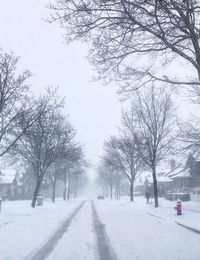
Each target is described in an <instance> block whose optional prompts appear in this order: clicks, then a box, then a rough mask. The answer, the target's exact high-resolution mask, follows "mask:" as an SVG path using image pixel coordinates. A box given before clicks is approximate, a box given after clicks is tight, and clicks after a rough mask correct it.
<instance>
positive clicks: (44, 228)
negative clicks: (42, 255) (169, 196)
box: [0, 197, 200, 260]
mask: <svg viewBox="0 0 200 260" xmlns="http://www.w3.org/2000/svg"><path fill="white" fill-rule="evenodd" d="M83 200H85V199H83V198H82V199H73V200H70V201H62V200H57V201H56V203H55V204H53V203H52V202H51V201H48V200H45V202H44V206H42V207H36V208H35V209H32V208H31V207H30V201H3V205H2V206H3V207H2V212H1V213H0V237H1V243H0V259H1V260H21V259H27V260H29V259H31V258H32V256H34V255H35V254H36V253H37V252H38V250H39V249H40V248H42V247H43V245H45V244H46V243H47V241H49V239H50V238H51V237H52V236H53V235H54V234H55V232H56V231H57V230H58V229H59V228H60V227H61V225H62V223H64V221H66V219H67V218H68V217H69V216H70V215H71V214H72V212H74V210H75V209H76V208H77V207H78V206H79V205H80V204H81V203H82V201H83ZM93 201H94V206H95V208H96V211H97V214H98V216H99V219H100V221H101V222H102V224H104V225H103V226H102V228H105V232H106V235H107V237H108V239H109V246H110V247H111V248H112V250H113V252H114V254H115V255H117V259H118V260H132V259H138V260H151V259H152V260H154V259H156V260H171V259H173V260H188V259H190V260H197V259H200V248H199V241H200V234H197V233H195V232H193V231H191V230H188V229H186V228H184V227H182V226H179V225H177V223H176V222H178V223H180V224H183V225H186V226H189V227H191V228H194V229H198V230H200V221H199V218H200V203H199V202H191V201H189V202H183V203H182V206H183V215H182V216H177V215H176V210H175V209H174V207H175V206H176V202H174V201H168V200H165V199H160V200H159V204H160V206H159V208H154V205H153V203H152V204H146V200H145V198H144V197H135V201H134V202H133V203H132V202H129V199H128V197H122V199H121V200H120V201H115V200H109V199H106V200H96V199H95V200H93ZM99 227H100V228H101V226H99ZM98 241H99V240H98ZM98 248H99V247H98V246H97V235H96V232H95V228H94V219H93V214H92V207H91V201H90V200H86V202H85V203H84V205H83V206H82V208H81V209H80V210H79V211H78V213H77V214H76V215H75V217H74V218H73V220H72V222H71V223H70V225H69V227H68V229H67V230H66V232H65V233H64V234H63V236H60V237H59V240H58V243H57V244H56V245H55V246H54V248H52V251H51V253H50V254H49V255H48V257H47V258H46V259H47V260H54V259H58V260H64V259H69V260H97V259H99V252H98Z"/></svg>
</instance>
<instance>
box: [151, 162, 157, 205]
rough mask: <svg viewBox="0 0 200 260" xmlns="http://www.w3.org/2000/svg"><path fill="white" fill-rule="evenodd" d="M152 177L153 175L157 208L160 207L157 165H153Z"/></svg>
mask: <svg viewBox="0 0 200 260" xmlns="http://www.w3.org/2000/svg"><path fill="white" fill-rule="evenodd" d="M152 177H153V191H154V205H155V208H157V207H158V185H157V178H156V168H155V167H153V169H152Z"/></svg>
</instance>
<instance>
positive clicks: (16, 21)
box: [0, 0, 121, 162]
mask: <svg viewBox="0 0 200 260" xmlns="http://www.w3.org/2000/svg"><path fill="white" fill-rule="evenodd" d="M47 3H48V1H46V0H40V1H39V0H37V1H36V0H0V6H1V8H0V32H1V33H0V35H1V36H0V47H1V48H2V49H3V50H4V51H7V52H9V51H13V53H14V54H15V55H17V56H20V57H21V60H20V68H22V69H29V70H30V71H31V72H33V73H34V74H35V76H34V78H32V80H31V84H32V89H33V91H34V92H35V93H38V92H39V91H41V90H42V89H43V88H44V87H45V86H47V85H51V86H58V85H59V86H60V93H61V95H64V96H66V99H67V104H66V106H65V113H66V114H69V115H70V121H71V122H72V124H73V126H74V127H75V128H76V129H77V131H78V139H79V141H81V142H82V143H83V144H84V145H85V151H86V156H87V158H88V159H89V160H92V161H93V162H96V161H97V160H98V155H100V154H101V151H102V143H103V141H104V139H105V138H108V137H109V136H110V135H111V134H113V133H115V132H116V126H117V125H118V124H119V121H120V109H121V108H120V107H121V105H120V103H119V102H118V100H119V97H118V96H117V95H116V94H115V92H116V91H117V88H115V89H114V88H111V87H108V86H107V87H105V86H103V84H102V83H101V82H91V79H92V75H93V71H92V69H93V68H92V66H91V65H90V64H89V62H88V61H87V59H86V58H85V56H86V55H87V48H86V46H84V45H83V44H81V43H74V44H71V45H70V46H69V45H65V44H63V42H64V40H63V36H62V35H63V33H64V31H62V30H61V29H60V28H59V26H58V25H55V24H54V25H50V24H48V23H46V22H44V21H43V19H44V18H47V17H48V15H49V10H48V9H46V8H45V4H47Z"/></svg>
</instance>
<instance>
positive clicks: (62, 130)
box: [13, 92, 75, 207]
mask: <svg viewBox="0 0 200 260" xmlns="http://www.w3.org/2000/svg"><path fill="white" fill-rule="evenodd" d="M47 101H48V103H47ZM35 102H36V103H37V102H38V103H39V104H38V106H39V108H40V109H42V111H41V113H40V115H39V117H38V119H37V121H36V122H35V123H34V124H33V125H32V126H31V127H29V128H28V129H27V130H26V131H25V132H24V134H23V136H22V137H21V138H20V139H19V141H18V143H16V144H15V146H14V147H13V150H14V152H15V153H17V154H18V155H19V156H20V157H21V158H22V159H23V160H24V161H26V162H27V163H29V164H30V165H31V167H32V168H33V171H34V174H35V179H36V187H35V190H34V195H33V200H32V204H31V206H32V207H35V203H36V199H37V195H38V192H39V189H40V186H41V183H42V181H43V179H44V176H45V173H46V172H47V170H48V168H49V167H50V166H51V165H52V163H54V162H57V160H58V159H59V158H61V157H64V156H65V153H67V149H68V148H69V144H70V141H71V140H72V139H73V138H74V136H75V132H74V129H73V128H72V126H71V125H70V123H69V122H68V121H67V120H66V118H65V117H64V116H62V115H61V114H60V112H59V107H60V105H61V103H62V102H61V103H60V105H59V103H58V98H57V97H54V96H52V93H51V92H49V93H48V94H47V95H46V96H43V97H42V98H41V99H39V101H35ZM44 106H45V107H46V109H45V110H44V109H43V107H44ZM25 122H26V117H24V120H23V122H21V125H22V127H23V124H24V123H25Z"/></svg>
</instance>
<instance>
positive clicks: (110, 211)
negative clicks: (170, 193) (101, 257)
mask: <svg viewBox="0 0 200 260" xmlns="http://www.w3.org/2000/svg"><path fill="white" fill-rule="evenodd" d="M135 200H136V201H135V202H134V203H131V202H128V201H127V199H126V200H124V201H122V202H115V201H105V202H102V201H96V202H95V205H96V207H97V212H98V214H99V217H100V219H101V220H102V222H103V223H104V224H105V225H106V227H105V228H106V231H107V234H108V236H109V237H110V240H111V244H112V245H113V248H114V250H115V252H116V254H117V256H118V259H119V260H120V259H121V260H132V259H140V260H150V259H152V260H153V259H157V260H168V259H170V260H171V259H173V260H179V259H180V260H188V259H190V260H197V259H200V248H199V241H200V237H199V235H198V234H195V233H193V232H192V231H189V230H187V229H185V228H183V227H180V226H178V225H177V224H176V223H175V222H174V221H178V222H180V223H184V224H188V225H191V226H195V227H199V230H200V224H199V216H200V215H199V214H200V213H196V212H189V211H187V212H186V211H184V215H183V216H177V215H176V212H175V210H174V208H173V207H174V206H175V205H174V202H168V201H165V200H162V201H161V203H160V204H161V206H160V207H159V208H154V207H153V204H151V205H146V204H145V200H144V198H140V197H137V198H135ZM186 207H187V208H188V209H194V208H195V203H190V204H188V205H187V204H186V206H184V208H186ZM199 208H200V205H199V204H198V209H199Z"/></svg>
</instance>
